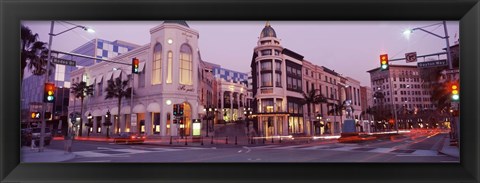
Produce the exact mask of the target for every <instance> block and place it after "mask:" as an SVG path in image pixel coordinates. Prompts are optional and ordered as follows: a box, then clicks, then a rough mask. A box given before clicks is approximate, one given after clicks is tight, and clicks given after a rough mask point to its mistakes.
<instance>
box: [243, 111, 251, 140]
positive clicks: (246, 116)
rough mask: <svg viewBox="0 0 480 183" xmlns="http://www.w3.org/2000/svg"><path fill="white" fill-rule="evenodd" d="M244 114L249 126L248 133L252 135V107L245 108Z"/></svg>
mask: <svg viewBox="0 0 480 183" xmlns="http://www.w3.org/2000/svg"><path fill="white" fill-rule="evenodd" d="M243 114H244V115H245V121H246V126H247V135H250V134H249V132H250V116H251V115H252V108H250V107H249V108H247V109H245V108H243Z"/></svg>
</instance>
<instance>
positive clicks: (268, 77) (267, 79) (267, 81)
mask: <svg viewBox="0 0 480 183" xmlns="http://www.w3.org/2000/svg"><path fill="white" fill-rule="evenodd" d="M262 86H273V83H272V73H262Z"/></svg>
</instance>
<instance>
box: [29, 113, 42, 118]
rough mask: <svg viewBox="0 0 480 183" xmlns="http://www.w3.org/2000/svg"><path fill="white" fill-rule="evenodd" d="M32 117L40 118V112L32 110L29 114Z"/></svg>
mask: <svg viewBox="0 0 480 183" xmlns="http://www.w3.org/2000/svg"><path fill="white" fill-rule="evenodd" d="M30 117H31V118H32V119H40V112H32V114H31V115H30Z"/></svg>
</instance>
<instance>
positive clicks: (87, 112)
mask: <svg viewBox="0 0 480 183" xmlns="http://www.w3.org/2000/svg"><path fill="white" fill-rule="evenodd" d="M88 114H92V111H90V110H87V111H85V116H88ZM92 116H93V114H92Z"/></svg>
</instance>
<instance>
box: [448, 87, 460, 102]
mask: <svg viewBox="0 0 480 183" xmlns="http://www.w3.org/2000/svg"><path fill="white" fill-rule="evenodd" d="M450 89H451V92H450V93H451V94H452V100H453V101H458V100H459V99H460V87H459V86H458V84H457V83H453V84H452V85H451V86H450Z"/></svg>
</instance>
